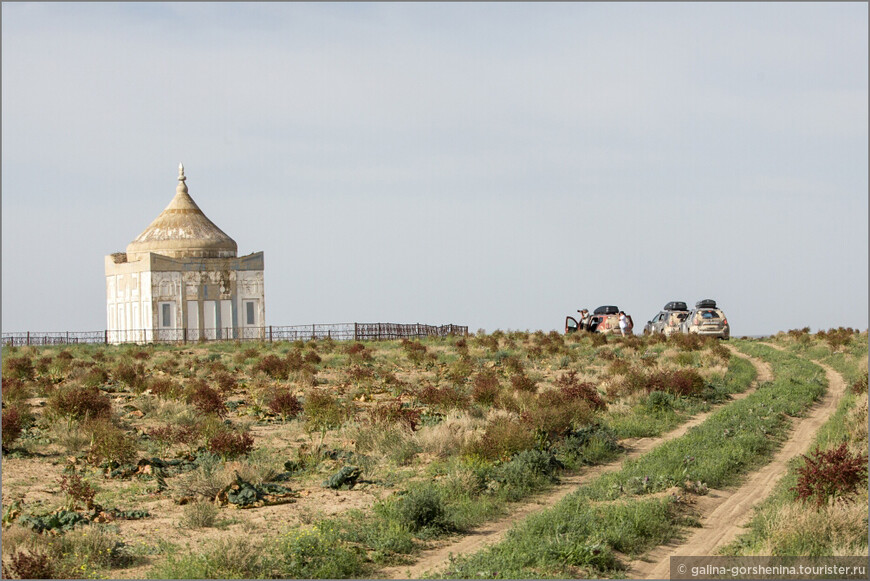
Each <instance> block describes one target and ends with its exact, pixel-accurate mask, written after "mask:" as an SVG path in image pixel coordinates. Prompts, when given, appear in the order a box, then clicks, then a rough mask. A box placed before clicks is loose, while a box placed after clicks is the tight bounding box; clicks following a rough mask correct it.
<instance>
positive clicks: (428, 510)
mask: <svg viewBox="0 0 870 581" xmlns="http://www.w3.org/2000/svg"><path fill="white" fill-rule="evenodd" d="M444 504H445V502H444V494H443V491H442V490H441V489H440V488H438V487H437V486H434V485H417V486H413V487H411V488H410V489H409V490H408V491H407V492H406V493H405V494H404V495H403V496H401V497H400V498H399V499H398V501H396V503H395V506H394V507H393V516H394V518H395V519H396V520H398V522H399V523H401V524H402V525H403V526H405V527H407V528H408V530H410V531H411V532H419V531H421V530H423V529H430V530H433V531H438V532H449V531H451V530H452V528H453V527H452V525H451V524H450V523H449V522H448V520H447V511H446V510H445V507H444Z"/></svg>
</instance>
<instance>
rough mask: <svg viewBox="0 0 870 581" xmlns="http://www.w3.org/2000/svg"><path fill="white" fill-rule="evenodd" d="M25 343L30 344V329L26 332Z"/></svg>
mask: <svg viewBox="0 0 870 581" xmlns="http://www.w3.org/2000/svg"><path fill="white" fill-rule="evenodd" d="M27 344H28V345H30V331H28V332H27Z"/></svg>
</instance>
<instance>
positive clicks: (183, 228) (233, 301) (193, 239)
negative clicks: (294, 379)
mask: <svg viewBox="0 0 870 581" xmlns="http://www.w3.org/2000/svg"><path fill="white" fill-rule="evenodd" d="M186 179H187V178H186V177H185V175H184V166H182V165H179V167H178V187H177V188H176V190H175V197H174V198H172V201H171V202H169V205H168V206H166V209H165V210H163V212H161V213H160V215H159V216H157V218H156V219H155V220H154V221H153V222H151V224H150V225H149V226H148V227H147V228H146V229H145V230H144V231H143V232H142V233H141V234H139V236H137V237H136V239H135V240H133V241H132V242H131V243H130V244H128V245H127V251H126V252H116V253H114V254H111V255H109V256H106V314H107V324H108V329H109V331H108V337H107V338H108V341H109V342H111V343H125V342H130V341H135V342H148V341H199V340H213V339H242V338H247V339H262V338H263V337H264V329H265V318H266V316H265V313H266V308H265V293H264V287H263V253H262V252H255V253H253V254H248V255H246V256H241V257H239V256H237V254H238V246H237V245H236V242H235V241H234V240H233V239H232V238H230V237H229V236H227V235H226V234H225V233H224V231H223V230H221V229H220V228H218V227H217V226H216V225H215V224H214V223H213V222H212V221H211V220H209V219H208V217H206V215H205V214H204V213H203V212H202V210H200V209H199V206H197V205H196V202H194V201H193V198H191V197H190V194H189V193H188V190H187V184H186V183H185V181H186Z"/></svg>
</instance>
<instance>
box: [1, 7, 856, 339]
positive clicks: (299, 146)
mask: <svg viewBox="0 0 870 581" xmlns="http://www.w3.org/2000/svg"><path fill="white" fill-rule="evenodd" d="M179 162H183V163H184V167H185V173H186V174H187V178H188V179H187V185H188V187H189V189H190V194H191V196H192V197H193V199H194V200H196V202H197V203H198V204H199V206H200V208H202V210H203V211H204V212H205V214H206V215H207V216H208V217H209V218H210V219H211V220H212V221H213V222H215V223H216V224H217V225H218V226H219V227H220V228H221V229H222V230H223V231H224V232H226V233H227V234H229V235H230V236H231V237H232V238H233V239H235V241H236V242H237V243H238V246H239V253H240V255H241V254H248V253H251V252H256V251H263V252H264V253H265V265H266V266H265V280H266V323H267V324H269V325H297V324H299V325H301V324H311V323H343V322H353V321H358V322H397V323H417V322H420V323H429V324H445V323H455V324H459V325H468V326H469V328H470V330H471V331H476V330H477V329H480V328H483V329H486V330H487V331H493V330H495V329H497V328H500V329H504V330H508V329H518V330H527V329H528V330H537V329H542V330H544V331H549V330H552V329H557V330H561V329H562V327H563V325H564V319H565V316H566V315H569V314H574V313H576V310H577V309H580V308H582V307H587V308H590V309H592V308H595V307H596V306H599V305H604V304H615V305H618V306H619V307H620V308H622V309H624V310H625V311H626V312H628V313H629V314H631V315H632V317H633V319H634V321H635V325H636V327H637V330H638V331H639V330H640V328H641V327H642V325H643V323H644V322H645V321H646V320H648V319H649V318H650V317H652V316H653V315H654V314H655V313H656V312H658V310H659V309H660V308H661V307H662V306H663V305H664V304H665V303H666V302H668V301H671V300H682V301H686V302H688V303H694V302H695V301H697V300H699V299H702V298H708V297H709V298H714V299H716V300H717V301H718V302H719V305H720V306H721V307H722V309H723V310H724V311H725V313H726V315H727V316H728V319H729V322H730V323H731V327H732V334H733V335H735V336H741V335H756V334H768V333H776V332H777V331H780V330H787V329H791V328H799V327H804V326H810V327H811V328H812V329H813V331H815V330H818V329H819V328H823V329H827V328H829V327H838V326H849V327H855V328H860V329H866V328H867V326H868V9H867V4H866V3H765V4H760V3H759V4H754V3H742V2H741V3H651V4H636V3H599V2H595V3H553V4H521V3H508V4H495V3H481V4H469V3H433V4H422V3H381V4H353V3H336V4H321V3H316V4H315V3H312V4H298V3H287V4H283V3H262V4H252V3H239V4H229V3H190V4H184V3H166V4H163V3H141V4H135V3H118V4H111V3H90V4H71V3H35V4H28V3H9V2H3V4H2V244H3V246H2V330H3V331H6V332H9V331H67V330H69V331H93V330H102V329H104V328H105V326H106V307H105V301H106V296H105V295H106V291H105V271H104V262H103V260H104V256H105V255H107V254H111V253H113V252H118V251H123V250H124V249H125V247H126V246H127V244H128V243H130V242H131V241H132V240H133V239H134V238H135V237H136V236H137V235H138V234H139V233H140V232H142V230H144V229H145V228H146V227H147V226H148V224H149V223H150V222H151V221H152V220H153V219H154V218H155V217H156V216H157V215H158V214H159V213H160V212H161V211H162V210H163V208H165V207H166V205H167V204H168V203H169V201H170V200H171V199H172V197H173V195H174V193H175V186H176V183H177V182H176V175H177V167H178V163H179Z"/></svg>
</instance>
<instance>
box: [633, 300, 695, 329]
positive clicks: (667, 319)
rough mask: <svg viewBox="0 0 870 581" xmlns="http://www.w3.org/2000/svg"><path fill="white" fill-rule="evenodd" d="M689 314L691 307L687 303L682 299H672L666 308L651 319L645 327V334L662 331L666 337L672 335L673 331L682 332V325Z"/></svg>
mask: <svg viewBox="0 0 870 581" xmlns="http://www.w3.org/2000/svg"><path fill="white" fill-rule="evenodd" d="M688 316H689V309H688V307H686V303H684V302H682V301H671V302H669V303H668V304H666V305H665V308H664V309H663V310H661V311H659V312H658V314H656V316H654V317H653V318H652V319H650V320H649V321H648V322H647V324H646V326H645V327H644V328H643V334H644V335H652V334H655V333H661V334H662V335H664V336H665V337H670V336H671V335H672V334H673V333H679V332H681V329H680V326H681V325H682V323H683V321H684V320H686V317H688Z"/></svg>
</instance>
